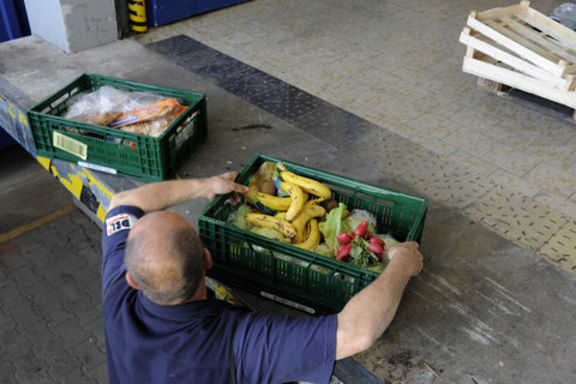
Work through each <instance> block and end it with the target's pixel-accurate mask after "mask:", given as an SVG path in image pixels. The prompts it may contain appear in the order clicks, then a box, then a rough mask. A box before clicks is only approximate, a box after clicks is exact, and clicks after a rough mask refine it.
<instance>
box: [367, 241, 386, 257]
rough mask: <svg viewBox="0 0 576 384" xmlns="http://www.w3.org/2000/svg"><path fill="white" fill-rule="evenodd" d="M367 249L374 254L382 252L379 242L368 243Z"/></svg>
mask: <svg viewBox="0 0 576 384" xmlns="http://www.w3.org/2000/svg"><path fill="white" fill-rule="evenodd" d="M368 250H369V251H370V252H372V253H375V254H376V255H381V254H383V253H384V249H383V248H382V247H381V246H380V244H376V243H370V245H368Z"/></svg>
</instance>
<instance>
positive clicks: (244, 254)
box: [198, 154, 428, 313]
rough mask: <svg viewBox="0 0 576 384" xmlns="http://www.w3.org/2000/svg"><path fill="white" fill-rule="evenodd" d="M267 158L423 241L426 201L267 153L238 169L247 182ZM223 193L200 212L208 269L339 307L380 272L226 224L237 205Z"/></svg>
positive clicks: (394, 230) (230, 279)
mask: <svg viewBox="0 0 576 384" xmlns="http://www.w3.org/2000/svg"><path fill="white" fill-rule="evenodd" d="M265 161H272V162H277V161H282V162H283V163H284V164H285V165H286V166H287V167H288V168H289V169H290V170H291V171H293V172H295V173H296V174H299V175H302V176H305V177H310V178H313V179H315V180H318V181H321V182H324V183H326V184H327V185H328V186H329V187H330V189H331V190H332V191H333V192H334V196H335V199H336V200H338V201H340V202H343V203H345V204H346V205H347V206H348V209H350V210H351V209H355V208H358V209H365V210H367V211H370V212H372V213H373V214H374V215H375V216H376V218H377V223H378V229H379V230H380V231H387V232H390V233H391V234H392V235H394V236H395V237H396V238H397V239H398V240H401V241H410V240H415V241H420V238H421V236H422V230H423V227H424V221H425V217H426V211H427V207H428V201H427V200H426V199H423V198H419V197H414V196H410V195H406V194H403V193H400V192H396V191H392V190H388V189H384V188H382V187H379V186H376V185H371V184H368V183H362V182H359V181H356V180H353V179H350V178H347V177H343V176H338V175H335V174H331V173H328V172H323V171H319V170H316V169H314V168H310V167H306V166H302V165H299V164H296V163H292V162H289V161H285V160H279V159H276V158H273V157H269V156H265V155H261V154H260V155H257V156H255V157H254V158H253V159H252V160H251V161H250V163H249V164H247V165H246V167H245V168H244V169H243V170H242V172H241V173H240V174H239V175H238V178H237V181H238V182H239V183H241V184H247V183H248V181H249V179H250V177H251V176H252V175H253V174H254V173H255V172H256V171H257V170H258V168H259V167H260V165H261V164H262V163H264V162H265ZM226 200H227V197H226V196H220V197H218V198H216V199H215V200H214V201H213V202H212V203H210V204H209V205H208V206H207V207H206V208H205V210H204V211H203V212H202V213H201V214H200V215H199V216H198V227H199V232H200V237H201V238H202V240H203V241H204V245H205V246H206V247H207V248H208V249H210V251H211V253H212V256H213V259H214V267H213V269H212V270H210V271H209V274H210V275H211V276H212V277H214V278H216V279H219V280H221V281H223V282H225V283H226V284H228V285H230V286H232V287H238V288H242V289H244V290H249V291H253V292H255V293H261V292H262V291H264V292H268V293H271V294H274V295H277V296H280V297H282V298H285V299H289V300H292V301H294V302H297V303H299V304H303V305H306V306H308V307H311V308H313V309H314V310H316V311H317V312H319V313H330V312H336V311H339V310H340V309H342V307H343V306H344V305H345V304H346V302H347V301H348V300H349V299H350V298H351V297H352V296H353V295H354V294H355V293H357V292H358V291H360V290H361V289H362V288H364V287H365V286H366V285H368V284H369V283H370V282H372V281H373V280H374V279H375V278H376V277H377V276H378V274H377V273H376V272H373V271H370V270H367V269H363V268H359V267H356V266H353V265H350V264H347V263H344V262H340V261H337V260H335V259H331V258H329V257H325V256H322V255H319V254H316V253H313V252H310V251H306V250H303V249H300V248H296V247H294V246H292V245H289V244H285V243H282V242H280V241H275V240H271V239H267V238H264V237H262V236H259V235H256V234H254V233H252V232H248V231H244V230H241V229H239V228H236V227H234V226H232V225H229V224H227V219H228V216H229V214H230V212H231V211H232V210H234V209H236V208H235V207H233V206H231V205H230V204H227V203H226Z"/></svg>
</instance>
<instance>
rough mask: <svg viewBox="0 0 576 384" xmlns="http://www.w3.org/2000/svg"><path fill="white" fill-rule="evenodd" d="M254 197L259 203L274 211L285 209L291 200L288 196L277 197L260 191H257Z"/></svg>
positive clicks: (288, 206)
mask: <svg viewBox="0 0 576 384" xmlns="http://www.w3.org/2000/svg"><path fill="white" fill-rule="evenodd" d="M256 197H257V199H258V201H259V202H260V203H262V204H263V205H265V206H266V207H268V208H271V209H273V210H275V211H287V210H288V208H290V204H291V200H290V198H289V197H278V196H273V195H270V194H268V193H262V192H258V193H257V194H256Z"/></svg>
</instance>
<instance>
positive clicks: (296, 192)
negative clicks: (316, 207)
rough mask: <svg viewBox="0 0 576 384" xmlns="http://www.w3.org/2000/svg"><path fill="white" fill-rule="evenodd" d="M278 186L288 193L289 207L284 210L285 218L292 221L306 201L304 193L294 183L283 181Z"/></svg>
mask: <svg viewBox="0 0 576 384" xmlns="http://www.w3.org/2000/svg"><path fill="white" fill-rule="evenodd" d="M280 188H282V189H283V190H284V191H286V193H288V194H289V195H290V208H288V211H286V220H288V221H292V220H294V219H295V218H296V216H298V214H299V213H300V211H302V208H303V207H304V203H306V195H305V194H304V191H303V190H302V189H301V188H300V187H299V186H297V185H296V184H292V183H287V182H283V183H280Z"/></svg>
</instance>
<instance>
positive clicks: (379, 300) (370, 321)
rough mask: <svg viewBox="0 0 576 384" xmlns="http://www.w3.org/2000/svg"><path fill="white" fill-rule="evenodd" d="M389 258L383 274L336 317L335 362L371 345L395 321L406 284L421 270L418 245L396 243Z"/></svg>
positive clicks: (420, 256) (420, 255) (413, 243)
mask: <svg viewBox="0 0 576 384" xmlns="http://www.w3.org/2000/svg"><path fill="white" fill-rule="evenodd" d="M388 255H389V257H390V263H389V264H388V266H387V267H386V269H384V271H383V272H382V274H381V275H380V276H379V277H378V278H377V279H376V280H374V281H373V282H372V283H371V284H370V285H368V286H367V287H366V288H364V289H363V290H362V291H360V292H358V293H357V294H356V295H355V296H354V297H353V298H352V299H351V300H350V301H349V302H348V303H347V304H346V306H345V307H344V309H343V310H342V311H341V312H340V313H339V314H338V330H337V334H336V360H340V359H344V358H346V357H349V356H352V355H354V354H356V353H359V352H362V351H364V350H366V349H368V348H370V347H371V346H372V344H373V343H374V342H375V341H376V340H377V339H378V337H379V336H380V335H381V334H382V332H384V330H385V329H386V328H387V327H388V325H389V324H390V322H391V321H392V319H393V318H394V315H395V314H396V310H397V309H398V305H399V303H400V300H401V298H402V294H403V293H404V289H405V288H406V284H408V281H409V280H410V278H412V277H413V276H416V275H417V274H418V273H420V271H421V270H422V254H421V253H420V252H419V251H418V243H415V242H408V243H402V244H399V245H397V246H395V247H393V248H392V249H391V250H390V252H389V253H388Z"/></svg>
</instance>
